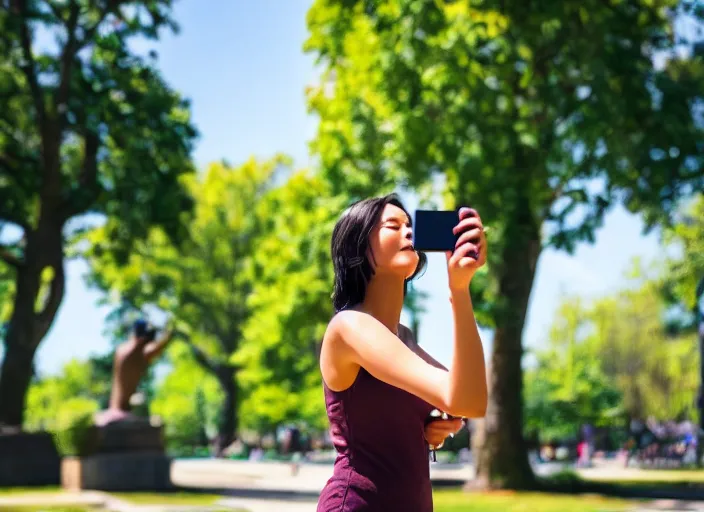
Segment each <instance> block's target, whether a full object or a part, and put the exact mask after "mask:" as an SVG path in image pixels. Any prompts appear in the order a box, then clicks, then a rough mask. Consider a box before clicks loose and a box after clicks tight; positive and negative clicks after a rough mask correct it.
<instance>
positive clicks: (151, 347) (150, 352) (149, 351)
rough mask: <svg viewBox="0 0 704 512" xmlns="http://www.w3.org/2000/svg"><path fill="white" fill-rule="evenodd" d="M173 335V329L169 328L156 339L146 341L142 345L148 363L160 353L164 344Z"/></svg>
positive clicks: (166, 343) (164, 346)
mask: <svg viewBox="0 0 704 512" xmlns="http://www.w3.org/2000/svg"><path fill="white" fill-rule="evenodd" d="M173 336H174V331H173V329H169V330H167V331H166V332H165V333H164V334H163V335H162V336H161V338H159V339H158V340H154V341H152V342H150V343H147V345H146V346H145V347H144V356H145V357H146V358H147V360H148V361H149V362H150V363H151V362H152V361H153V360H154V359H156V358H157V357H159V356H160V355H161V353H162V352H163V351H164V349H165V348H166V346H167V345H168V344H169V342H170V341H171V340H172V339H173Z"/></svg>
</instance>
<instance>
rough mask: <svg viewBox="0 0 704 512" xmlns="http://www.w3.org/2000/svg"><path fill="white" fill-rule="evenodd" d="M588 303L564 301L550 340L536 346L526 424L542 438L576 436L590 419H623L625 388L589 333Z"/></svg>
mask: <svg viewBox="0 0 704 512" xmlns="http://www.w3.org/2000/svg"><path fill="white" fill-rule="evenodd" d="M584 309H585V308H584V306H583V305H582V304H581V301H579V300H578V299H567V300H565V301H564V302H563V303H562V304H561V306H560V307H559V308H558V310H557V311H556V313H555V321H554V324H553V327H552V329H551V330H550V334H549V339H548V340H547V346H546V347H544V348H542V349H541V350H537V351H536V356H537V364H536V365H535V366H534V367H532V368H530V369H529V370H528V371H527V372H526V374H525V377H524V378H525V396H524V399H525V426H524V429H525V431H526V432H535V433H538V434H539V437H540V438H541V439H543V440H550V439H567V438H574V437H575V436H576V435H577V433H578V432H579V428H580V426H581V425H583V424H585V423H588V424H591V425H593V426H596V427H603V426H614V425H618V424H620V420H621V419H622V414H623V411H622V402H623V399H622V395H621V391H620V390H619V389H618V388H617V387H616V386H615V385H614V383H613V382H611V381H610V380H609V379H608V378H607V376H606V375H605V374H604V372H603V370H602V368H601V361H600V358H599V355H598V353H595V350H594V343H593V342H592V340H591V339H590V338H589V337H586V336H585V328H587V327H588V325H587V322H588V321H589V319H588V317H587V316H586V315H585V314H584Z"/></svg>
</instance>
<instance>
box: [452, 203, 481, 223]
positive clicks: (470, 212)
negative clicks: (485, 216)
mask: <svg viewBox="0 0 704 512" xmlns="http://www.w3.org/2000/svg"><path fill="white" fill-rule="evenodd" d="M457 216H458V217H459V218H460V220H462V219H466V218H468V217H478V216H479V215H478V214H477V210H475V209H474V208H467V207H466V206H463V207H462V208H460V209H459V211H458V212H457Z"/></svg>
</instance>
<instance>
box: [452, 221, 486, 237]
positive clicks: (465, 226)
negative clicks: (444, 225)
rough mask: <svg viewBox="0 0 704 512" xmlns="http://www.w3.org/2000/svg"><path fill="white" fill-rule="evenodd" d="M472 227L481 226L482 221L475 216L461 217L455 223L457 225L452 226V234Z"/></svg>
mask: <svg viewBox="0 0 704 512" xmlns="http://www.w3.org/2000/svg"><path fill="white" fill-rule="evenodd" d="M472 228H479V229H481V228H482V223H481V221H480V220H479V218H477V217H469V218H466V219H462V220H461V221H459V222H458V223H457V225H456V226H455V227H454V228H452V234H453V235H457V234H458V233H462V232H463V231H467V230H468V229H472Z"/></svg>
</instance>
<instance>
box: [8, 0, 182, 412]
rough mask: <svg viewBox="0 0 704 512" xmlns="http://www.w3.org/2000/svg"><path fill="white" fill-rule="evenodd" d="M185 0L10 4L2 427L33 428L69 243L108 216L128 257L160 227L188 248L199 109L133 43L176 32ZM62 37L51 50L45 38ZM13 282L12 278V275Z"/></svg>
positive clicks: (117, 245) (118, 247) (117, 247)
mask: <svg viewBox="0 0 704 512" xmlns="http://www.w3.org/2000/svg"><path fill="white" fill-rule="evenodd" d="M171 5H172V0H148V1H147V0H142V1H137V0H133V1H129V0H101V1H87V0H72V1H69V2H57V1H53V0H44V1H42V0H5V1H3V2H1V3H0V6H2V8H1V9H0V173H1V174H0V221H1V224H0V227H6V226H11V227H12V228H14V229H15V230H19V231H21V235H20V236H18V237H16V239H14V240H13V241H14V242H16V243H11V244H9V243H8V245H5V244H6V242H7V241H6V239H5V237H4V236H3V237H2V238H0V242H1V243H2V244H3V245H2V247H0V256H1V258H0V259H1V261H2V263H1V264H2V265H4V266H5V267H7V268H9V269H10V271H11V272H12V276H11V279H12V280H13V281H14V284H13V299H12V301H13V302H12V312H11V315H10V318H9V322H8V324H7V328H6V331H5V333H4V336H3V342H4V347H5V355H4V359H3V363H2V369H1V370H0V424H3V423H4V424H8V425H21V424H22V421H23V411H24V405H25V396H26V392H27V388H28V386H29V383H30V379H31V376H32V362H33V359H34V354H35V352H36V350H37V347H38V346H39V344H40V343H41V341H42V339H43V338H44V336H45V335H46V333H47V332H48V330H49V328H50V327H51V325H52V322H53V320H54V317H55V316H56V312H57V310H58V308H59V305H60V304H61V301H62V299H63V295H64V284H65V283H64V281H65V276H64V260H65V257H66V252H67V239H69V238H70V237H71V236H72V234H73V233H74V232H75V230H76V229H80V228H85V227H86V223H85V222H82V221H81V219H82V218H83V215H84V214H88V213H90V214H97V216H98V218H99V219H101V220H102V221H103V222H104V225H105V227H104V231H105V232H106V233H108V234H109V237H110V238H111V240H112V242H113V243H112V244H111V247H110V250H113V251H115V255H116V257H121V258H124V257H125V255H126V254H128V253H129V252H130V250H131V244H132V242H133V241H134V240H135V239H138V238H140V237H143V236H144V235H146V233H147V232H148V230H149V227H150V226H154V225H157V226H162V227H163V228H164V230H165V232H166V233H168V235H169V236H172V237H175V236H178V234H179V231H180V225H181V220H182V219H181V217H182V214H183V213H184V212H185V211H187V210H188V208H189V206H190V200H189V198H188V196H187V195H186V193H185V191H184V189H183V187H182V184H181V177H182V176H184V175H187V174H189V173H190V172H192V165H191V162H190V151H191V146H192V143H193V139H194V137H195V130H194V128H193V127H192V126H191V124H190V121H189V112H188V103H187V102H186V101H184V100H183V99H182V98H181V97H180V96H179V95H178V94H177V93H175V92H174V91H173V90H171V89H170V88H169V86H168V85H167V84H166V83H165V82H164V80H163V79H162V78H161V76H160V75H159V73H158V72H157V70H156V69H155V66H154V64H153V62H152V61H151V60H148V59H145V58H142V57H139V56H137V55H135V54H133V53H132V52H131V51H130V49H129V47H128V43H129V42H130V41H131V40H133V39H138V38H150V39H154V38H156V37H158V35H159V32H160V30H161V29H163V28H175V25H174V23H173V21H172V19H171V18H170V10H171ZM40 35H42V36H48V37H46V38H43V39H42V40H50V39H51V37H52V36H55V42H54V44H49V45H47V48H43V49H42V48H40V46H41V45H40V44H39V43H38V39H39V36H40ZM2 272H5V270H3V271H2Z"/></svg>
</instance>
